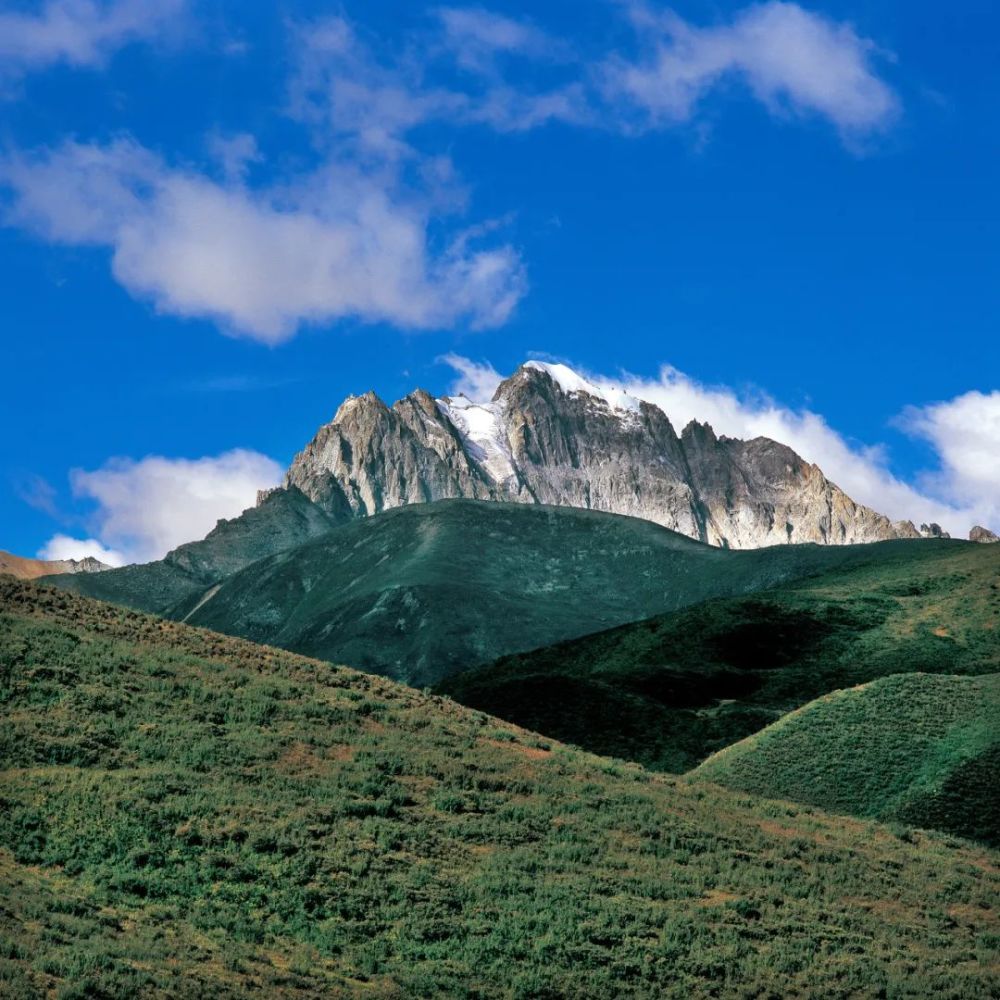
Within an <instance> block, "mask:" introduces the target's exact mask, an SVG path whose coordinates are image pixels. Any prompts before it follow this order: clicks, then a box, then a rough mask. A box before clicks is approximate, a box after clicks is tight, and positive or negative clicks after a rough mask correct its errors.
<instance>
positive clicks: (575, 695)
mask: <svg viewBox="0 0 1000 1000" xmlns="http://www.w3.org/2000/svg"><path fill="white" fill-rule="evenodd" d="M795 551H798V550H797V549H796V550H795ZM767 552H773V553H775V554H777V552H778V550H765V551H763V552H761V553H760V555H762V556H763V555H766V554H767ZM865 555H866V557H867V558H866V559H865V560H864V561H863V562H861V563H859V564H857V565H854V566H850V565H847V566H844V565H842V566H841V567H839V568H836V569H832V570H831V571H829V572H828V573H826V574H824V575H820V576H814V577H811V578H809V579H806V580H800V581H798V582H792V583H789V584H785V585H783V586H781V587H780V588H778V589H770V590H767V591H762V592H760V593H758V594H756V595H754V596H752V597H741V598H734V599H727V600H715V601H710V602H708V603H705V604H701V605H698V606H697V607H693V608H689V609H687V610H683V611H680V612H677V613H674V614H667V615H661V616H658V617H655V618H652V619H649V620H647V621H642V622H636V623H633V624H629V625H625V626H622V627H621V628H617V629H613V630H609V631H606V632H603V633H599V634H597V635H593V636H586V637H584V638H582V639H578V640H576V641H572V642H567V643H562V644H559V645H556V646H552V647H550V648H547V649H539V650H536V651H534V652H530V653H527V654H524V655H520V656H512V657H508V658H506V659H502V660H500V661H498V662H497V663H496V664H493V665H490V666H487V667H483V668H481V669H478V670H475V671H472V672H469V673H466V674H464V675H462V676H460V677H455V678H451V679H449V680H448V681H446V682H445V683H444V684H443V685H442V690H444V691H447V692H448V693H449V694H451V695H453V696H454V697H455V698H457V699H458V700H459V701H461V702H463V703H464V704H468V705H472V706H474V707H476V708H480V709H483V710H484V711H489V712H491V713H493V714H496V715H499V716H501V717H503V718H507V719H511V720H514V721H516V722H518V723H520V724H522V725H526V726H529V727H531V728H533V729H537V730H539V731H541V732H545V733H547V734H550V735H552V736H553V737H555V738H558V739H562V740H564V741H567V742H573V743H577V744H579V745H580V746H584V747H587V748H588V749H591V750H593V751H595V752H598V753H605V754H610V755H613V756H618V757H624V758H628V759H632V760H638V761H640V762H643V763H645V764H647V765H649V766H652V767H658V768H663V769H666V770H671V771H684V770H687V769H688V768H690V767H693V766H694V765H695V764H697V763H698V762H699V761H701V760H703V759H704V758H705V757H707V756H708V755H709V754H711V753H714V752H715V751H716V750H719V749H721V748H722V747H725V746H728V745H729V744H731V743H734V742H736V741H737V740H739V739H742V738H743V737H745V736H748V735H750V734H751V733H753V732H756V731H757V730H759V729H762V728H763V727H764V726H766V725H768V724H769V723H771V722H774V721H775V720H776V719H777V718H779V717H780V716H781V715H783V714H784V713H785V712H788V711H791V710H793V709H795V708H798V707H800V706H802V705H804V704H805V703H806V702H808V701H810V700H812V699H813V698H817V697H819V696H821V695H823V694H826V693H827V692H829V691H832V690H834V689H835V688H840V687H847V686H851V685H854V684H859V683H864V682H866V681H870V680H873V679H874V678H877V677H881V676H885V675H887V674H893V673H906V672H911V671H924V672H927V673H969V674H983V673H991V672H995V671H997V670H1000V551H995V550H993V549H992V548H991V547H989V546H976V545H973V544H971V543H966V542H945V541H935V542H930V541H912V542H886V543H879V544H876V545H872V546H869V547H867V549H866V553H865Z"/></svg>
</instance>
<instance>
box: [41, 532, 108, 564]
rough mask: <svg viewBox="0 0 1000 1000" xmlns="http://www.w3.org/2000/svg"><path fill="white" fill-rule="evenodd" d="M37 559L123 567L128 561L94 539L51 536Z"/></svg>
mask: <svg viewBox="0 0 1000 1000" xmlns="http://www.w3.org/2000/svg"><path fill="white" fill-rule="evenodd" d="M38 558H39V559H76V560H80V559H90V558H92V559H98V560H100V561H101V562H102V563H104V565H105V566H124V565H125V563H126V562H127V561H128V560H127V559H126V558H125V556H124V555H123V554H122V553H121V552H116V551H115V550H114V549H109V548H105V546H103V545H102V544H101V543H100V542H99V541H97V539H96V538H71V537H70V536H69V535H53V536H52V538H50V539H49V540H48V541H47V542H46V543H45V545H43V546H42V548H41V549H40V550H39V552H38Z"/></svg>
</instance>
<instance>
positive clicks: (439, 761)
mask: <svg viewBox="0 0 1000 1000" xmlns="http://www.w3.org/2000/svg"><path fill="white" fill-rule="evenodd" d="M0 699H2V704H3V721H2V728H0V756H2V761H0V767H2V768H3V771H2V784H0V789H2V791H0V796H2V808H0V995H3V996H12V997H22V996H37V995H43V996H44V995H56V994H58V995H60V996H63V997H84V996H91V997H97V996H101V997H123V998H124V997H132V996H157V997H160V996H162V997H194V996H201V997H204V996H211V997H213V998H223V997H243V996H247V995H251V994H253V993H255V992H256V993H258V994H259V995H261V996H267V997H320V996H322V997H331V996H334V997H336V996H365V997H413V996H421V997H433V996H448V997H454V996H467V997H471V996H476V997H480V998H491V997H521V998H529V997H531V998H535V997H560V998H562V997H581V998H582V997H595V996H616V997H651V996H657V997H667V998H671V997H685V998H687V997H692V996H716V997H724V998H725V997H747V996H781V997H806V996H817V995H825V996H830V997H849V996H879V995H882V996H899V997H903V996H913V997H928V996H935V997H944V998H953V1000H961V998H970V1000H972V998H980V997H984V996H990V995H995V994H996V991H997V989H998V988H1000V981H998V977H997V974H996V965H995V956H996V952H995V947H996V941H997V937H998V934H1000V916H998V913H997V910H996V900H997V891H998V888H1000V881H998V880H1000V871H998V867H997V862H998V856H997V855H996V854H995V853H991V852H985V851H984V850H983V849H978V848H977V849H972V848H971V847H969V846H968V845H966V844H964V843H963V842H961V841H956V840H953V839H950V838H947V837H944V836H939V835H927V834H922V833H913V834H907V835H906V836H905V837H902V838H901V837H899V836H897V835H896V834H894V833H892V832H890V831H889V830H888V829H886V828H884V827H881V826H879V825H877V824H874V823H872V822H858V821H854V820H847V819H839V818H833V817H828V816H826V815H824V814H822V813H820V812H817V811H814V810H813V809H811V808H804V809H796V808H793V807H791V806H789V805H787V804H778V803H766V802H761V801H759V800H757V799H755V798H752V797H747V796H746V795H745V794H741V793H739V794H738V793H732V792H729V791H726V790H724V789H721V788H718V787H716V786H714V785H704V786H699V787H693V786H692V785H691V784H690V783H689V782H687V781H683V780H676V779H672V778H669V777H666V776H663V775H654V774H649V773H647V772H645V771H643V770H642V769H641V768H639V767H636V766H634V765H624V764H621V763H615V762H611V761H607V760H603V759H600V758H597V757H593V756H590V755H588V754H586V753H583V752H581V751H578V750H574V749H571V748H567V747H564V746H561V745H559V744H555V743H551V742H548V741H545V740H542V739H540V738H538V737H536V736H533V735H531V734H530V733H527V732H525V731H523V730H520V729H516V728H514V727H512V726H510V725H507V724H504V723H501V722H499V721H498V720H495V719H491V718H489V717H488V716H485V715H483V714H480V713H478V712H474V711H469V710H467V709H464V708H461V707H459V706H458V705H456V704H454V703H453V702H450V701H448V700H445V699H441V698H435V697H428V696H424V695H421V694H420V693H418V692H416V691H414V690H412V689H409V688H406V687H403V686H399V685H396V684H393V683H391V682H389V681H385V680H381V679H379V678H375V677H372V676H369V675H365V674H359V673H356V672H354V671H351V670H348V669H345V668H338V667H333V666H331V665H329V664H326V663H320V662H317V661H314V660H307V659H303V658H301V657H299V656H295V655H292V654H289V653H285V652H282V651H279V650H275V649H268V648H264V647H260V646H254V645H252V644H250V643H247V642H244V641H241V640H235V639H230V638H226V637H223V636H220V635H216V634H213V633H209V632H204V631H201V630H195V629H191V628H188V627H186V626H182V625H178V624H175V623H172V622H166V621H163V620H160V619H156V618H152V617H149V616H146V615H143V614H140V613H137V612H132V611H125V610H122V609H120V608H115V607H111V606H109V605H104V604H99V603H96V602H93V601H89V600H85V599H82V598H79V597H77V596H74V595H72V594H68V593H66V592H63V591H57V590H54V589H47V588H37V587H35V586H31V585H27V584H20V583H17V582H15V581H13V580H10V579H9V578H6V579H0Z"/></svg>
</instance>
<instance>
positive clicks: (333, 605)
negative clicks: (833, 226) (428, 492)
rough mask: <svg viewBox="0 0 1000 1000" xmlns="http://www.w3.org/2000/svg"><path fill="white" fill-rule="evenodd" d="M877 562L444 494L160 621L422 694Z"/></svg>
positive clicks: (866, 556) (243, 577)
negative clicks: (599, 633) (532, 653)
mask: <svg viewBox="0 0 1000 1000" xmlns="http://www.w3.org/2000/svg"><path fill="white" fill-rule="evenodd" d="M911 544H912V545H914V546H916V547H917V548H918V549H919V547H920V546H924V547H926V546H928V545H930V544H931V543H928V542H914V543H911ZM876 556H877V550H872V549H871V548H870V547H869V546H853V547H844V546H840V547H820V546H788V545H785V546H781V547H779V548H776V549H767V550H756V551H752V552H727V551H725V550H721V549H718V548H714V547H711V546H708V545H702V544H700V543H698V542H695V541H693V540H691V539H689V538H686V537H684V536H683V535H679V534H677V533H676V532H672V531H668V530H667V529H665V528H662V527H660V526H659V525H656V524H653V523H651V522H649V521H644V520H641V519H639V518H632V517H620V516H618V515H614V514H603V513H599V512H597V511H587V510H576V509H573V508H568V507H544V506H540V505H539V506H535V505H532V506H527V505H524V504H501V503H492V502H484V501H471V500H442V501H439V502H438V503H433V504H413V505H410V506H407V507H399V508H396V509H394V510H391V511H387V512H385V513H384V514H380V515H378V516H376V517H372V518H363V519H360V520H357V521H352V522H350V523H349V524H345V525H342V526H340V527H338V528H335V529H333V530H332V531H329V532H327V533H326V534H324V535H321V536H320V537H318V538H315V539H313V540H311V541H308V542H306V543H305V544H302V545H299V546H296V547H295V548H290V549H286V550H285V551H282V552H278V553H275V554H274V555H271V556H268V557H267V558H265V559H263V560H258V561H257V562H254V563H252V564H251V565H249V566H247V567H246V568H244V569H242V570H240V571H239V572H237V573H235V574H233V575H231V576H229V577H227V578H226V579H224V580H223V581H222V582H221V583H220V584H217V585H212V586H208V587H202V588H200V589H199V590H197V591H195V592H193V593H191V594H190V595H189V596H187V597H185V598H184V599H183V600H181V601H180V602H179V603H177V604H175V605H172V606H170V607H169V608H167V609H165V613H166V614H167V615H168V616H169V617H171V618H176V619H178V620H184V621H187V622H189V623H190V624H193V625H202V626H205V627H206V628H212V629H215V630H216V631H219V632H226V633H228V634H230V635H239V636H243V637H244V638H247V639H252V640H254V641H255V642H266V643H269V644H271V645H275V646H281V647H283V648H285V649H291V650H294V651H295V652H298V653H304V654H306V655H309V656H316V657H319V658H321V659H325V660H332V661H336V662H341V663H349V664H350V665H351V666H353V667H357V668H360V669H364V670H370V671H372V672H374V673H380V674H384V675H387V676H391V677H393V678H395V679H397V680H403V681H406V682H408V683H411V684H415V685H424V684H432V683H435V682H437V681H439V680H440V679H441V678H442V677H444V676H446V675H448V674H451V673H454V672H456V671H460V670H463V669H467V668H469V667H471V666H476V665H478V664H481V663H485V662H489V661H491V660H493V659H495V658H496V657H498V656H501V655H503V654H505V653H511V652H516V651H520V650H527V649H533V648H535V647H538V646H542V645H545V644H548V643H552V642H557V641H559V640H561V639H567V638H570V637H573V636H578V635H581V634H584V633H588V632H594V631H596V630H597V629H600V628H606V627H608V626H611V625H617V624H621V623H623V622H627V621H634V620H635V619H638V618H646V617H648V616H649V615H651V614H655V613H657V612H661V611H666V610H670V609H674V608H680V607H683V606H685V605H687V604H691V603H693V602H696V601H701V600H704V599H705V598H708V597H712V596H715V595H720V594H743V593H748V592H751V591H754V590H759V589H760V588H762V587H766V586H769V585H772V584H774V583H777V582H780V581H782V580H787V579H791V578H795V577H800V576H802V575H804V574H808V573H815V572H817V571H819V570H821V569H825V568H828V567H830V566H838V565H845V564H853V563H857V562H859V561H862V562H863V561H868V560H870V559H872V558H875V557H876ZM104 586H105V590H106V585H104Z"/></svg>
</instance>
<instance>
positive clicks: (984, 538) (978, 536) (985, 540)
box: [969, 524, 1000, 545]
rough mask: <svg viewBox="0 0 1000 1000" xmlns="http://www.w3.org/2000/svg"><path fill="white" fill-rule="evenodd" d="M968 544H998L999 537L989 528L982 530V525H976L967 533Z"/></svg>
mask: <svg viewBox="0 0 1000 1000" xmlns="http://www.w3.org/2000/svg"><path fill="white" fill-rule="evenodd" d="M969 541H970V542H981V543H982V544H984V545H989V544H991V543H992V542H1000V535H996V534H994V533H993V532H992V531H990V530H989V528H984V527H983V526H982V525H979V524H977V525H976V526H975V527H974V528H973V529H972V530H971V531H970V532H969Z"/></svg>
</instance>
